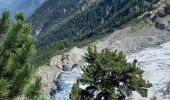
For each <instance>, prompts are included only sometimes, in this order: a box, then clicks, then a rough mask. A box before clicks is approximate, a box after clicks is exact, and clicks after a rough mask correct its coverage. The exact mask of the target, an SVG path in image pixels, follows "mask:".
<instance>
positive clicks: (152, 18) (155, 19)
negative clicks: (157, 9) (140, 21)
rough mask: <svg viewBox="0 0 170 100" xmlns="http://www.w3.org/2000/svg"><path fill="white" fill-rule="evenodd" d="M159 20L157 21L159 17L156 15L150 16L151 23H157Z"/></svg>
mask: <svg viewBox="0 0 170 100" xmlns="http://www.w3.org/2000/svg"><path fill="white" fill-rule="evenodd" d="M159 20H160V19H159V16H158V14H153V15H152V16H151V21H152V22H157V21H159Z"/></svg>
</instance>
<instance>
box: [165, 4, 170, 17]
mask: <svg viewBox="0 0 170 100" xmlns="http://www.w3.org/2000/svg"><path fill="white" fill-rule="evenodd" d="M164 12H165V14H166V15H170V5H168V6H165V8H164Z"/></svg>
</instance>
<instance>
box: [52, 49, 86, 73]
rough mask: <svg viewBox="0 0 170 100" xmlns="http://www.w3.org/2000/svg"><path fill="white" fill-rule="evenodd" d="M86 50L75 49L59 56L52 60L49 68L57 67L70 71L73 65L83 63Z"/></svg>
mask: <svg viewBox="0 0 170 100" xmlns="http://www.w3.org/2000/svg"><path fill="white" fill-rule="evenodd" d="M84 52H85V51H84V50H83V49H79V48H77V47H74V48H73V49H71V50H70V51H69V52H68V53H65V54H64V55H62V56H61V55H59V56H55V57H53V58H51V60H50V62H49V66H53V67H56V68H58V69H63V70H64V71H67V70H70V69H71V67H72V65H73V64H75V63H83V62H84V58H83V57H82V56H83V55H84Z"/></svg>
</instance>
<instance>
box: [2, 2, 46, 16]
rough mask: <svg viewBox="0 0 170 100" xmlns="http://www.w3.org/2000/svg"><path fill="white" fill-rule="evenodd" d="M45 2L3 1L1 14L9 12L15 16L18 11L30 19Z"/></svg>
mask: <svg viewBox="0 0 170 100" xmlns="http://www.w3.org/2000/svg"><path fill="white" fill-rule="evenodd" d="M44 1H45V0H7V1H5V0H1V1H0V12H2V11H4V10H9V11H10V14H11V15H12V16H14V14H15V13H16V12H17V11H22V12H24V14H25V15H26V16H27V17H28V16H29V15H31V14H32V13H33V12H34V11H35V10H36V9H37V8H38V7H39V6H40V5H41V4H42V3H43V2H44Z"/></svg>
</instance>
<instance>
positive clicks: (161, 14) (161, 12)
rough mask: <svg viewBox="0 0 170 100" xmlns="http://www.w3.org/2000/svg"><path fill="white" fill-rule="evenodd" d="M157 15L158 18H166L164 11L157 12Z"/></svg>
mask: <svg viewBox="0 0 170 100" xmlns="http://www.w3.org/2000/svg"><path fill="white" fill-rule="evenodd" d="M157 15H158V16H159V17H165V16H166V14H165V12H164V10H162V9H161V10H159V11H158V12H157Z"/></svg>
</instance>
